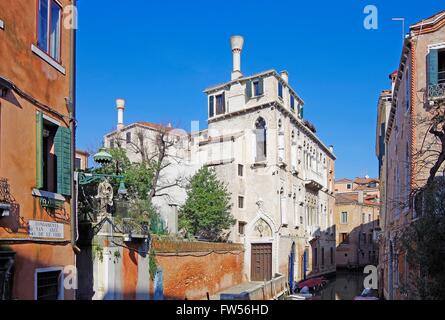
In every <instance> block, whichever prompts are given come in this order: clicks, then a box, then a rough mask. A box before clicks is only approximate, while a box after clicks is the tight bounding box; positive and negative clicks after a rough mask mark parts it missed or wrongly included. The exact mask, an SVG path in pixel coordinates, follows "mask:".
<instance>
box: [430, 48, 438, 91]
mask: <svg viewBox="0 0 445 320" xmlns="http://www.w3.org/2000/svg"><path fill="white" fill-rule="evenodd" d="M438 83H439V51H438V50H437V49H431V50H430V53H429V54H428V85H429V86H435V85H437V84H438Z"/></svg>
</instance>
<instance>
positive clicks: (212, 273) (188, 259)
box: [156, 251, 244, 300]
mask: <svg viewBox="0 0 445 320" xmlns="http://www.w3.org/2000/svg"><path fill="white" fill-rule="evenodd" d="M192 255H196V256H192ZM199 255H200V253H190V255H187V254H186V253H181V255H179V256H177V255H162V256H161V255H157V257H156V262H157V264H158V266H159V267H161V268H162V270H163V276H164V297H165V299H166V300H168V299H180V300H182V299H185V298H187V299H189V300H197V299H206V293H207V292H209V294H210V295H213V294H216V293H217V292H219V291H222V290H224V289H227V288H230V287H232V286H235V285H237V284H239V283H241V282H242V280H243V277H242V275H243V263H244V253H243V252H242V251H239V252H233V253H224V254H216V253H211V254H210V255H202V253H201V255H202V256H200V257H197V256H199Z"/></svg>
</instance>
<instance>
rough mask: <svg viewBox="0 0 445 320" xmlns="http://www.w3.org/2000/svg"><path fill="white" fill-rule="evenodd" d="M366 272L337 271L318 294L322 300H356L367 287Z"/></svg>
mask: <svg viewBox="0 0 445 320" xmlns="http://www.w3.org/2000/svg"><path fill="white" fill-rule="evenodd" d="M365 276H366V275H365V274H363V273H362V272H359V271H337V274H336V276H334V277H332V278H330V279H329V283H328V284H327V285H326V287H325V288H324V289H323V290H322V291H321V292H319V293H318V294H317V296H318V297H319V299H321V300H354V298H355V297H356V296H358V295H360V294H361V293H362V292H363V290H364V289H365V288H364V286H363V281H364V279H365Z"/></svg>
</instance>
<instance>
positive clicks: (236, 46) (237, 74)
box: [230, 36, 244, 80]
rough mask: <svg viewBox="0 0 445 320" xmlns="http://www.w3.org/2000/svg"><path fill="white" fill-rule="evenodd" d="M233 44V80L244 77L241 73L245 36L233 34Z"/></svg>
mask: <svg viewBox="0 0 445 320" xmlns="http://www.w3.org/2000/svg"><path fill="white" fill-rule="evenodd" d="M230 43H231V45H232V57H233V70H232V80H236V79H239V78H242V76H243V74H242V73H241V52H242V51H243V46H244V38H243V37H242V36H233V37H231V38H230Z"/></svg>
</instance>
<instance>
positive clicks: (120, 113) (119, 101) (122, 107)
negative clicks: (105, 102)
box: [116, 99, 125, 131]
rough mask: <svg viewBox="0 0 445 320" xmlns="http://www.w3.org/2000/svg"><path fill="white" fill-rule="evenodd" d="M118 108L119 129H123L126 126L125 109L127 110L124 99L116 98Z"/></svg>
mask: <svg viewBox="0 0 445 320" xmlns="http://www.w3.org/2000/svg"><path fill="white" fill-rule="evenodd" d="M116 109H117V130H118V131H121V130H122V129H123V128H124V110H125V100H124V99H117V100H116Z"/></svg>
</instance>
